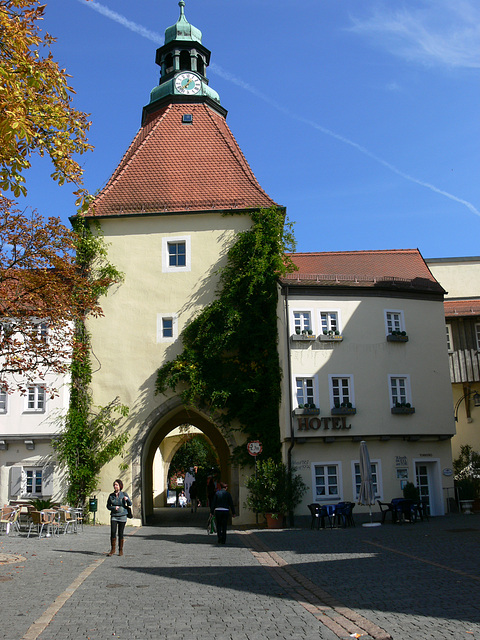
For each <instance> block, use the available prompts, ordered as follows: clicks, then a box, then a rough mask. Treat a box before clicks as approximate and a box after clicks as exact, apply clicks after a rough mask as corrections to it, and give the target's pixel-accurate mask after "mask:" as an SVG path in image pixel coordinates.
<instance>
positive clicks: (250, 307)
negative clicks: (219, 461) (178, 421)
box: [156, 207, 295, 464]
mask: <svg viewBox="0 0 480 640" xmlns="http://www.w3.org/2000/svg"><path fill="white" fill-rule="evenodd" d="M250 215H251V218H252V223H253V224H252V226H251V227H250V228H249V229H248V230H247V231H244V232H241V233H240V234H238V239H237V241H236V242H235V244H234V245H233V246H232V247H231V248H230V250H229V251H228V256H227V264H226V266H225V267H224V268H223V269H222V270H221V271H220V279H219V286H218V289H217V292H216V294H217V296H216V299H215V300H214V301H213V302H212V303H211V304H210V305H208V306H207V307H206V308H205V309H203V311H202V312H201V313H200V314H199V315H198V316H197V317H196V318H195V319H194V320H193V321H192V322H190V323H189V324H188V325H187V326H186V328H185V329H184V331H183V334H182V339H183V351H182V353H180V355H178V356H177V357H176V358H175V359H174V360H171V361H169V362H167V363H166V364H164V365H163V366H162V367H161V368H160V369H159V370H158V372H157V380H156V392H157V393H163V392H165V391H166V390H167V389H173V390H176V389H178V388H180V389H181V391H180V393H181V397H182V400H183V402H184V403H185V404H186V405H187V406H188V405H190V406H192V405H199V406H202V407H203V408H205V409H207V410H209V411H210V412H211V413H212V414H214V416H215V421H216V423H217V424H219V426H221V427H223V428H224V429H226V430H228V429H232V428H237V429H239V430H241V432H242V433H243V434H245V436H246V437H247V439H249V440H250V439H258V440H261V442H262V444H263V455H264V456H265V457H266V458H268V457H272V458H274V459H276V460H278V459H279V457H280V427H279V419H278V413H279V404H280V399H281V389H280V382H281V369H280V362H279V356H278V350H277V342H278V331H277V301H278V277H279V276H280V275H282V274H285V273H286V272H288V271H293V270H294V266H293V263H292V262H291V261H290V260H289V259H288V258H287V257H286V255H285V254H286V252H288V251H291V250H293V249H294V246H295V241H294V237H293V232H292V225H291V223H289V222H286V223H285V220H284V211H283V210H282V209H279V208H276V207H272V208H270V209H261V210H259V211H257V212H253V213H251V214H250ZM234 425H237V426H236V427H235V426H234ZM234 458H235V459H236V461H237V462H238V463H240V464H246V463H247V462H251V461H250V460H249V459H248V458H249V456H248V453H247V452H246V448H245V446H243V445H241V446H239V447H237V449H236V451H235V452H234Z"/></svg>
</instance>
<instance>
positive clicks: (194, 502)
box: [190, 480, 198, 513]
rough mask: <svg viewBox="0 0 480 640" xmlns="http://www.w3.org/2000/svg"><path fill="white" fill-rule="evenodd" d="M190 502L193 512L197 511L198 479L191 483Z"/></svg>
mask: <svg viewBox="0 0 480 640" xmlns="http://www.w3.org/2000/svg"><path fill="white" fill-rule="evenodd" d="M190 504H191V509H190V510H191V512H192V513H193V512H194V511H195V513H197V506H198V498H197V481H196V480H194V481H193V482H192V484H191V485H190Z"/></svg>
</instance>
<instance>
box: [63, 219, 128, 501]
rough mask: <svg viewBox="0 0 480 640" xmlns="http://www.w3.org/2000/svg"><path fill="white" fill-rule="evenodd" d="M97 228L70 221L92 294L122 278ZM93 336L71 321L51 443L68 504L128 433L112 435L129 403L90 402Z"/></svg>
mask: <svg viewBox="0 0 480 640" xmlns="http://www.w3.org/2000/svg"><path fill="white" fill-rule="evenodd" d="M92 224H93V226H94V229H95V232H92V229H91V228H90V226H89V223H88V222H87V221H86V220H85V218H83V217H82V216H78V217H77V218H75V219H74V221H73V227H74V231H75V232H76V234H77V246H76V257H77V265H78V268H79V269H80V270H81V271H83V273H84V274H85V275H86V276H88V278H89V281H90V286H91V289H92V292H93V293H94V294H95V297H96V299H98V298H99V297H100V296H102V295H105V294H106V293H107V291H108V289H109V287H110V286H111V285H112V284H114V283H116V282H121V280H122V279H123V276H122V274H121V273H120V272H119V271H118V270H117V269H116V268H115V266H113V265H112V264H111V263H109V262H108V260H107V245H106V243H105V240H104V238H103V234H102V233H101V229H100V225H99V224H98V222H97V221H95V222H94V223H92ZM90 353H91V341H90V335H89V333H88V331H87V329H86V327H85V321H84V319H82V320H78V321H77V322H76V324H75V340H74V347H73V353H72V362H71V378H72V382H71V391H70V404H69V408H68V411H67V415H66V417H65V420H64V422H63V424H62V431H61V433H60V434H59V436H58V438H57V439H56V440H55V441H54V443H53V445H54V448H55V451H56V453H57V459H58V462H59V464H60V466H61V467H63V468H64V469H65V471H66V477H67V483H68V490H67V495H66V499H67V501H68V503H69V504H72V505H75V506H82V507H83V506H84V505H85V503H86V500H87V497H88V496H89V495H90V494H92V493H94V492H95V491H96V489H97V483H98V478H99V475H100V471H101V469H102V467H103V466H104V465H105V464H107V463H108V462H110V460H112V459H113V458H115V457H116V456H118V455H121V454H122V452H123V448H124V446H125V444H126V442H127V440H128V435H127V434H125V433H123V434H117V435H115V431H116V428H117V426H118V423H119V421H120V420H121V418H122V417H125V416H127V415H128V408H127V407H126V406H124V405H122V404H120V401H119V399H118V398H115V399H114V400H112V401H111V402H110V403H109V404H108V405H106V406H104V407H94V406H93V404H92V396H91V391H90V384H91V381H92V364H91V359H90Z"/></svg>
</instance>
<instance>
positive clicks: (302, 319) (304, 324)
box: [293, 311, 313, 333]
mask: <svg viewBox="0 0 480 640" xmlns="http://www.w3.org/2000/svg"><path fill="white" fill-rule="evenodd" d="M293 329H294V331H295V333H302V331H308V330H311V331H313V326H312V314H311V312H310V311H294V312H293Z"/></svg>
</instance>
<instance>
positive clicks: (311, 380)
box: [294, 376, 317, 407]
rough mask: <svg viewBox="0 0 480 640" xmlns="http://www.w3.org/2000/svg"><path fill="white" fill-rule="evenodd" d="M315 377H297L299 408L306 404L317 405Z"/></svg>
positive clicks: (296, 391) (296, 388) (296, 387)
mask: <svg viewBox="0 0 480 640" xmlns="http://www.w3.org/2000/svg"><path fill="white" fill-rule="evenodd" d="M316 386H317V385H316V380H315V376H296V377H295V390H294V394H295V396H294V397H295V399H296V402H297V407H299V406H300V405H305V404H317V400H316V399H317V390H316Z"/></svg>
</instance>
